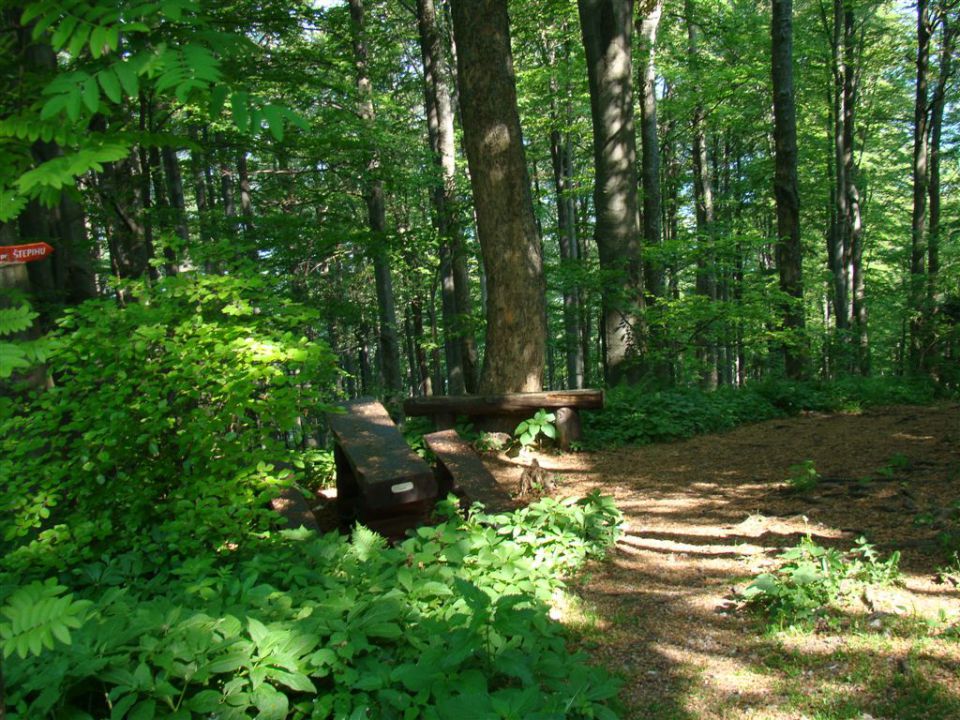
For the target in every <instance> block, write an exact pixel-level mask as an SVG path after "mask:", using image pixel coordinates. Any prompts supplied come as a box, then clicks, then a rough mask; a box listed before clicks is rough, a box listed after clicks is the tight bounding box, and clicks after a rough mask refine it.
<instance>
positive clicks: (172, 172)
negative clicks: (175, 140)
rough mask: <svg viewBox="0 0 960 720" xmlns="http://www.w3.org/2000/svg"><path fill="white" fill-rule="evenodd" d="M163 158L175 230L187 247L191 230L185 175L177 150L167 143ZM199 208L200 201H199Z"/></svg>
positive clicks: (162, 153)
mask: <svg viewBox="0 0 960 720" xmlns="http://www.w3.org/2000/svg"><path fill="white" fill-rule="evenodd" d="M160 154H161V157H162V159H163V174H164V175H165V176H166V178H167V197H168V198H169V199H170V207H171V209H172V210H173V213H174V230H175V231H176V233H177V237H178V238H179V239H180V242H181V243H182V244H183V247H184V248H186V247H187V245H188V244H189V243H190V231H189V229H188V227H187V204H186V200H185V199H184V196H183V175H182V174H181V173H180V160H179V159H178V158H177V151H176V150H174V149H173V148H172V147H170V146H169V145H165V146H164V147H163V149H162V150H161V151H160ZM197 205H198V208H197V209H198V210H199V202H198V203H197Z"/></svg>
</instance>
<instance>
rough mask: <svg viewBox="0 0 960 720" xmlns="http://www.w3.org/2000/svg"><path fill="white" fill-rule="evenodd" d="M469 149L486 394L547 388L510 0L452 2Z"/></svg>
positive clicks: (540, 282) (539, 265) (540, 284)
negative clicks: (482, 287)
mask: <svg viewBox="0 0 960 720" xmlns="http://www.w3.org/2000/svg"><path fill="white" fill-rule="evenodd" d="M452 10H453V27H454V34H455V36H456V40H457V55H458V56H457V77H458V80H459V87H460V106H461V112H462V115H463V135H464V145H465V147H466V151H467V161H468V163H469V166H470V181H471V184H472V187H473V199H474V206H475V208H476V215H477V233H478V236H479V239H480V248H481V250H482V252H483V263H484V268H485V271H486V281H487V306H486V314H487V347H486V354H485V357H484V365H483V372H482V374H481V378H480V391H481V392H484V393H494V392H523V391H534V390H539V389H540V388H541V387H542V385H543V366H544V360H545V357H546V338H547V318H546V303H545V299H544V290H545V282H544V276H543V259H542V256H541V250H540V238H539V237H538V235H537V225H536V220H535V219H534V215H533V202H532V198H531V194H530V177H529V175H528V173H527V165H526V161H525V158H524V150H523V139H522V137H521V133H520V117H519V115H518V113H517V91H516V81H515V78H514V73H513V59H512V56H511V53H510V28H509V19H508V17H507V4H506V0H453V3H452Z"/></svg>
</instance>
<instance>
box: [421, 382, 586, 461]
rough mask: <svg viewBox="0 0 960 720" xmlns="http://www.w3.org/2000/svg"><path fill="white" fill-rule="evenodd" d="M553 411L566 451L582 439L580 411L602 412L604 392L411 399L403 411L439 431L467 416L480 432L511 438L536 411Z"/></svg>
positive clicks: (550, 392)
mask: <svg viewBox="0 0 960 720" xmlns="http://www.w3.org/2000/svg"><path fill="white" fill-rule="evenodd" d="M540 408H543V409H544V410H549V411H552V412H553V413H555V414H556V416H557V418H556V420H555V422H554V424H555V425H556V428H557V442H558V444H559V445H560V448H561V449H563V450H569V449H570V442H571V441H575V440H580V439H581V437H582V436H583V433H582V430H581V427H580V411H581V410H600V409H602V408H603V390H551V391H547V392H531V393H507V394H505V395H443V396H434V397H418V398H408V399H407V400H405V401H404V403H403V411H404V413H406V414H407V415H408V416H413V417H416V416H421V417H424V416H426V417H433V421H434V424H435V426H436V428H437V429H438V430H444V429H447V428H452V427H453V426H454V424H455V423H456V419H457V416H464V415H465V416H466V417H468V418H469V419H470V422H472V423H473V424H474V426H475V427H476V428H477V429H478V430H486V431H496V432H507V433H510V434H511V435H512V434H513V431H514V429H516V427H517V425H519V424H520V422H521V421H522V420H526V419H527V418H529V417H531V416H532V415H533V414H534V413H535V412H536V411H537V410H539V409H540Z"/></svg>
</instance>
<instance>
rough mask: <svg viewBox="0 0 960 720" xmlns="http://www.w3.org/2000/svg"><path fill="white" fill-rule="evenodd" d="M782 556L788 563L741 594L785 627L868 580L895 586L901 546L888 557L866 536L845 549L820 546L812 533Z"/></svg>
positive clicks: (814, 613)
mask: <svg viewBox="0 0 960 720" xmlns="http://www.w3.org/2000/svg"><path fill="white" fill-rule="evenodd" d="M780 559H781V560H784V561H785V562H784V563H783V564H782V565H781V566H780V568H779V569H778V570H776V572H773V573H763V574H761V575H758V576H757V577H756V578H755V579H754V580H753V582H752V583H750V585H748V586H747V588H746V589H745V590H744V591H743V593H741V597H742V598H743V600H744V601H745V602H746V604H747V605H748V606H751V607H755V608H760V609H761V610H763V611H764V613H766V615H767V617H768V618H769V619H770V621H771V622H772V623H773V624H774V625H775V626H778V627H781V628H783V627H790V626H795V625H803V624H804V623H806V622H809V621H810V620H812V619H813V618H815V617H816V616H818V615H821V614H823V613H824V612H825V611H826V609H827V608H828V606H829V605H830V604H832V603H835V602H837V601H839V600H841V599H842V598H843V597H845V596H847V595H849V594H850V593H851V592H853V591H854V590H856V589H858V588H861V587H863V586H864V585H891V584H895V583H897V582H899V580H900V570H899V566H900V553H899V551H895V552H893V553H891V554H890V556H889V557H887V558H886V559H885V560H884V559H882V558H881V557H880V555H879V554H878V553H877V551H876V549H875V548H874V547H873V545H871V544H870V543H868V542H867V541H866V539H865V538H862V537H861V538H859V539H858V540H857V543H856V546H855V547H854V548H853V549H851V550H850V551H849V552H847V553H843V552H841V551H840V550H837V549H835V548H825V547H823V546H821V545H818V544H817V543H815V542H814V541H813V539H812V538H811V537H810V536H809V535H808V536H807V537H805V538H804V539H803V540H801V541H800V543H799V544H798V545H797V546H795V547H792V548H789V549H787V550H786V551H784V552H783V553H781V554H780Z"/></svg>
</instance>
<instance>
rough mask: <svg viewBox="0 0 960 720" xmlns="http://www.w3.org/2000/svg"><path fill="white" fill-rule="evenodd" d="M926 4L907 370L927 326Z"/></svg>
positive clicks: (921, 7) (920, 365)
mask: <svg viewBox="0 0 960 720" xmlns="http://www.w3.org/2000/svg"><path fill="white" fill-rule="evenodd" d="M927 2H928V0H917V59H916V65H917V80H916V100H915V102H914V112H913V214H912V217H911V223H910V312H911V313H912V315H913V319H912V320H911V322H910V354H909V356H910V370H911V371H912V372H914V373H917V372H920V371H922V370H923V369H924V367H925V365H926V350H927V347H926V344H927V338H926V334H927V323H926V322H925V319H924V315H925V311H926V302H925V300H926V297H925V283H924V280H925V277H924V274H925V270H924V260H925V256H926V253H927V247H926V235H925V229H926V228H925V221H926V209H927V208H926V201H927V192H928V190H929V177H930V176H929V172H928V167H927V159H928V140H929V135H928V126H927V120H928V115H927V110H928V97H927V82H928V78H927V73H928V68H929V64H930V15H929V9H928V5H927Z"/></svg>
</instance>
